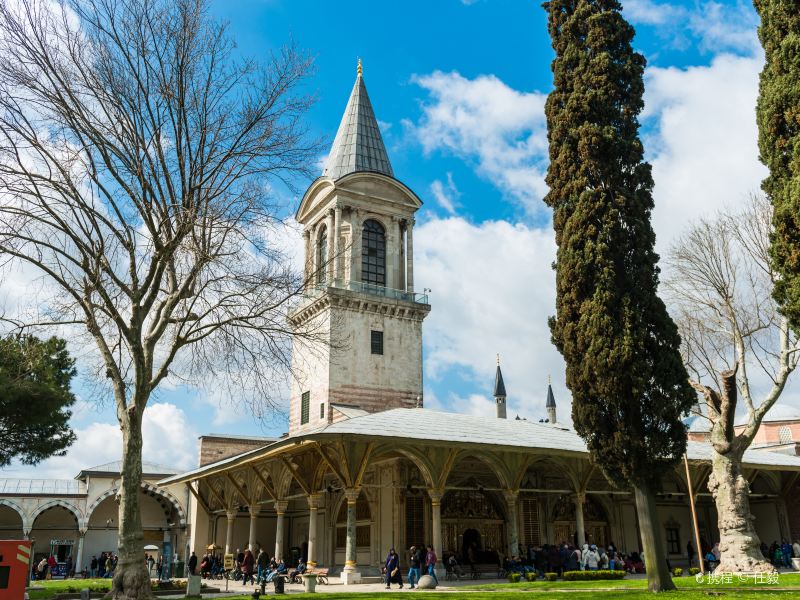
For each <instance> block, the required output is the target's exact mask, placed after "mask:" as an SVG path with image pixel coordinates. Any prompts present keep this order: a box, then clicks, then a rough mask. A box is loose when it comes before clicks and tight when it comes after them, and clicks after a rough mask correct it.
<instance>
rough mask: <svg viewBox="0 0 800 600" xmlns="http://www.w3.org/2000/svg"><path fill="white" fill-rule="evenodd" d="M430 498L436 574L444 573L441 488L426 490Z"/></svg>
mask: <svg viewBox="0 0 800 600" xmlns="http://www.w3.org/2000/svg"><path fill="white" fill-rule="evenodd" d="M428 496H430V498H431V538H432V542H433V551H434V552H435V553H436V567H435V569H436V575H437V576H439V575H442V576H443V575H444V569H443V568H442V564H443V563H442V496H444V491H443V490H428Z"/></svg>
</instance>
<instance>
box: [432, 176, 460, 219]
mask: <svg viewBox="0 0 800 600" xmlns="http://www.w3.org/2000/svg"><path fill="white" fill-rule="evenodd" d="M431 194H433V197H434V199H435V200H436V202H438V203H439V206H441V207H442V208H443V209H444V210H445V211H446V212H447V213H448V214H450V215H454V214H455V212H456V206H458V198H459V196H461V192H459V191H458V188H457V187H456V184H455V182H454V181H453V174H452V173H447V181H446V182H444V183H442V182H441V180H439V179H437V180H435V181H434V182H433V183H432V184H431Z"/></svg>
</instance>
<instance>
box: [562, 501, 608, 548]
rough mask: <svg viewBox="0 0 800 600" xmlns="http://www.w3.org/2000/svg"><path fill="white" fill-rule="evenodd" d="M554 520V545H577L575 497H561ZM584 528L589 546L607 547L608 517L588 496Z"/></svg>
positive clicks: (584, 507) (584, 514) (585, 506)
mask: <svg viewBox="0 0 800 600" xmlns="http://www.w3.org/2000/svg"><path fill="white" fill-rule="evenodd" d="M552 520H553V535H554V539H553V542H554V543H556V544H560V543H561V542H568V543H570V544H574V543H576V540H577V530H578V527H577V525H576V522H575V500H574V498H573V496H570V495H564V496H559V498H558V499H557V500H556V502H555V505H554V506H553V511H552ZM583 526H584V532H585V534H586V543H587V544H597V545H598V546H605V545H606V544H607V543H608V542H609V530H608V517H607V516H606V512H605V510H603V507H602V506H601V505H600V504H599V503H598V502H597V501H596V500H595V499H593V498H592V497H591V496H586V502H584V504H583Z"/></svg>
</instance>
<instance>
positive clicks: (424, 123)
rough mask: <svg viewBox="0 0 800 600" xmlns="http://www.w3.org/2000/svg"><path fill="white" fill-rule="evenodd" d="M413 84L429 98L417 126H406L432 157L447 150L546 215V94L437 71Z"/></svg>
mask: <svg viewBox="0 0 800 600" xmlns="http://www.w3.org/2000/svg"><path fill="white" fill-rule="evenodd" d="M412 81H413V82H414V83H416V84H417V85H419V86H420V87H422V88H423V89H424V90H426V92H427V93H428V94H429V97H430V98H429V101H428V102H426V103H424V104H423V105H422V115H421V117H420V119H419V121H418V122H417V123H412V122H411V121H409V120H405V121H404V125H405V127H406V129H407V131H408V132H409V133H410V134H411V135H412V136H413V137H414V138H415V139H416V140H417V141H418V142H419V143H420V144H421V145H422V148H423V150H424V151H425V153H426V154H428V153H431V152H434V151H444V152H448V153H450V154H453V155H455V156H457V157H460V158H462V159H465V160H467V161H468V162H470V163H474V164H475V167H476V172H477V173H478V174H479V175H480V176H481V177H484V178H486V179H488V180H489V181H491V182H492V183H493V184H494V185H495V186H497V187H498V188H499V189H500V190H502V191H503V192H504V193H505V194H507V195H508V196H509V197H510V198H512V199H513V200H515V201H517V202H519V203H520V204H521V205H522V206H523V207H524V208H525V210H526V211H527V212H528V213H530V214H535V213H538V212H539V211H541V210H542V204H541V198H542V197H543V196H544V194H545V193H546V187H545V184H544V172H545V169H546V159H547V136H546V124H545V117H544V101H545V98H546V96H545V94H541V93H539V92H519V91H517V90H514V89H512V88H510V87H509V86H507V85H506V84H505V83H503V82H502V81H500V80H499V79H498V78H497V77H495V76H494V75H481V76H479V77H476V78H475V79H467V78H465V77H463V76H462V75H460V74H459V73H456V72H452V73H443V72H441V71H435V72H433V73H431V74H430V75H424V76H414V77H412Z"/></svg>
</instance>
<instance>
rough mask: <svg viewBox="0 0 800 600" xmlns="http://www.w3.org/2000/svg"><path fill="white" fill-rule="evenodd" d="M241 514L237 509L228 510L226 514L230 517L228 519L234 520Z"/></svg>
mask: <svg viewBox="0 0 800 600" xmlns="http://www.w3.org/2000/svg"><path fill="white" fill-rule="evenodd" d="M237 514H239V511H237V510H230V509H229V510H226V511H225V516H226V517H227V518H228V521H233V520H234V519H235V518H236V515H237Z"/></svg>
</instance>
